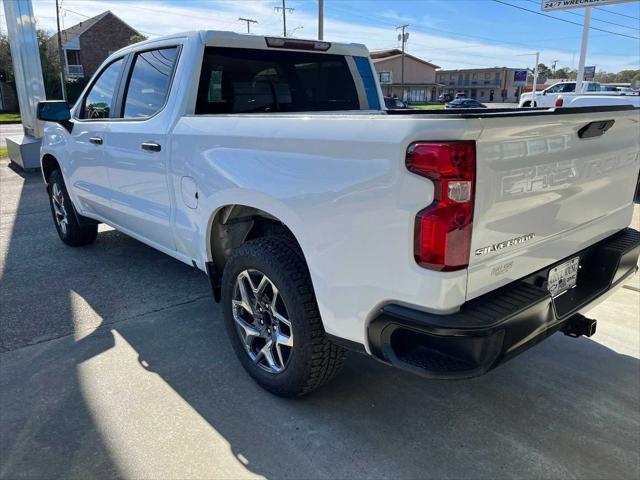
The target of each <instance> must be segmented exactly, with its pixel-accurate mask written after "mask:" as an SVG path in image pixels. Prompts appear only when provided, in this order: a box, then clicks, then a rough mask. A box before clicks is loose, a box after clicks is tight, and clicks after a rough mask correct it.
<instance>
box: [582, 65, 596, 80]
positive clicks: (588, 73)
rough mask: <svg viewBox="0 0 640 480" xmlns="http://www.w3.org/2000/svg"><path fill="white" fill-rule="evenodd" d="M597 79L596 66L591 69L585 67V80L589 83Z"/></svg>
mask: <svg viewBox="0 0 640 480" xmlns="http://www.w3.org/2000/svg"><path fill="white" fill-rule="evenodd" d="M595 77H596V67H595V65H593V66H590V67H584V80H585V81H587V82H590V81H592V80H593V79H594V78H595Z"/></svg>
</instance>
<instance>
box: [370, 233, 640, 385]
mask: <svg viewBox="0 0 640 480" xmlns="http://www.w3.org/2000/svg"><path fill="white" fill-rule="evenodd" d="M639 255H640V233H639V232H637V231H636V230H633V229H631V228H627V229H625V230H622V231H621V232H618V233H617V234H615V235H613V236H611V237H609V238H606V239H605V240H603V241H601V242H599V243H597V244H595V245H593V246H591V247H589V248H586V249H585V250H582V251H580V252H578V253H576V254H574V255H571V257H568V258H566V259H563V260H561V261H559V262H557V263H555V264H553V265H549V266H548V267H547V268H545V269H543V270H540V271H538V272H536V273H534V274H532V275H530V276H528V277H526V278H523V279H521V280H518V281H517V282H514V283H512V284H509V285H507V286H505V287H503V288H500V289H498V290H495V291H493V292H490V293H487V294H486V295H483V296H481V297H478V298H475V299H473V300H471V301H469V302H467V303H465V304H464V305H463V306H462V307H461V308H460V311H458V312H456V313H454V314H450V315H436V314H431V313H426V312H422V311H418V310H414V309H411V308H407V307H403V306H399V305H393V304H391V305H386V306H385V307H383V308H382V309H381V310H380V312H379V313H378V315H377V316H376V317H375V318H374V319H373V320H372V322H371V323H370V324H369V328H368V339H369V346H370V350H371V353H372V354H373V355H374V356H375V357H376V358H378V359H379V360H381V361H383V362H385V363H389V364H392V365H394V366H398V367H400V368H403V369H406V370H411V371H413V372H416V373H418V374H421V375H423V376H427V377H430V378H468V377H474V376H478V375H482V374H484V373H486V372H488V371H489V370H491V369H493V368H495V367H496V366H498V365H500V364H501V363H504V362H505V361H507V360H509V359H511V358H513V357H514V356H516V355H518V354H519V353H522V352H523V351H525V350H526V349H528V348H530V347H532V346H533V345H535V344H536V343H538V342H540V341H542V340H544V339H545V338H547V337H548V336H549V335H551V334H552V333H554V332H556V331H558V330H560V329H562V328H563V327H565V326H567V325H569V324H570V322H571V321H574V322H575V320H576V319H577V318H578V317H579V314H578V312H579V311H580V310H582V309H585V308H586V307H588V305H590V304H591V303H593V302H595V301H596V300H597V299H598V298H599V297H601V296H603V295H604V294H606V293H607V292H608V291H609V290H611V289H612V288H615V287H616V286H617V285H619V284H621V283H622V282H623V281H624V280H625V278H627V277H628V276H629V275H632V274H633V273H634V272H635V271H636V270H637V268H638V266H637V264H638V256H639ZM576 256H580V271H579V272H578V278H577V284H576V286H575V287H574V288H572V289H570V290H568V291H566V292H565V293H563V294H561V295H559V296H558V297H556V298H553V297H552V296H551V294H550V293H549V292H548V290H547V289H546V281H547V276H548V272H549V270H550V269H551V268H553V267H554V266H556V265H558V264H561V263H562V262H564V261H566V260H568V259H570V258H573V257H576Z"/></svg>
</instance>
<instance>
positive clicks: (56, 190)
mask: <svg viewBox="0 0 640 480" xmlns="http://www.w3.org/2000/svg"><path fill="white" fill-rule="evenodd" d="M47 192H48V193H49V204H50V206H51V215H52V216H53V223H54V224H55V227H56V231H57V232H58V236H59V237H60V240H62V241H63V242H64V243H66V244H67V245H70V246H72V247H80V246H82V245H89V244H91V243H93V242H95V241H96V238H97V236H98V225H97V224H89V225H80V224H79V223H78V217H77V216H76V211H75V210H74V207H73V204H72V203H71V198H70V197H69V192H67V187H66V185H65V184H64V178H63V177H62V172H61V171H60V170H54V171H53V172H52V173H51V175H50V176H49V179H48V181H47Z"/></svg>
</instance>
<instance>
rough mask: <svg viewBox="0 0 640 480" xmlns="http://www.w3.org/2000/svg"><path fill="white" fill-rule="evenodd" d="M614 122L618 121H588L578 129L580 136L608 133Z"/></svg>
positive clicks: (591, 136) (598, 135) (590, 136)
mask: <svg viewBox="0 0 640 480" xmlns="http://www.w3.org/2000/svg"><path fill="white" fill-rule="evenodd" d="M614 123H616V121H615V120H601V121H598V122H591V123H587V124H586V125H585V126H584V127H582V128H581V129H580V130H578V136H579V137H580V138H593V137H601V136H602V135H604V134H605V133H607V130H609V129H610V128H611V127H613V124H614Z"/></svg>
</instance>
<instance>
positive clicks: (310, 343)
mask: <svg viewBox="0 0 640 480" xmlns="http://www.w3.org/2000/svg"><path fill="white" fill-rule="evenodd" d="M222 305H223V309H224V318H225V325H226V328H227V333H228V335H229V339H230V340H231V343H232V345H233V348H234V350H235V352H236V355H237V356H238V358H239V360H240V362H241V363H242V366H243V367H244V369H245V370H246V371H247V373H249V375H250V376H251V377H252V378H253V379H254V380H255V381H256V382H257V383H258V384H259V385H260V386H262V387H263V388H265V389H266V390H268V391H270V392H271V393H274V394H276V395H279V396H282V397H295V396H301V395H305V394H307V393H309V392H311V391H313V390H315V389H316V388H318V387H320V386H321V385H323V384H324V383H326V382H328V381H329V380H330V379H331V378H333V376H334V375H335V374H336V373H337V371H338V370H339V368H340V366H341V365H342V362H343V360H344V356H345V351H344V349H343V348H342V347H340V346H338V345H335V344H333V343H332V342H331V341H330V340H329V339H328V338H327V336H326V334H325V332H324V328H323V327H322V321H321V319H320V313H319V311H318V306H317V303H316V299H315V295H314V293H313V287H312V285H311V279H310V278H309V272H308V270H307V266H306V264H305V262H304V259H303V257H302V252H300V249H299V248H298V247H297V245H296V244H295V243H294V242H293V241H292V240H290V239H289V238H288V237H286V236H274V237H263V238H259V239H256V240H252V241H249V242H247V243H245V244H243V245H242V246H240V247H238V248H237V249H236V250H235V251H234V253H233V254H232V255H231V257H230V258H229V260H228V261H227V264H226V265H225V268H224V274H223V276H222Z"/></svg>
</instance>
